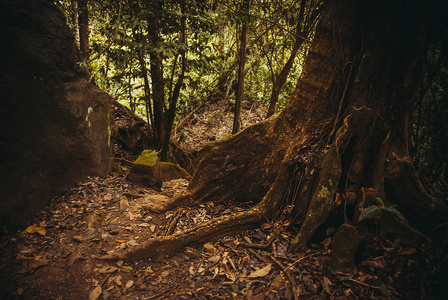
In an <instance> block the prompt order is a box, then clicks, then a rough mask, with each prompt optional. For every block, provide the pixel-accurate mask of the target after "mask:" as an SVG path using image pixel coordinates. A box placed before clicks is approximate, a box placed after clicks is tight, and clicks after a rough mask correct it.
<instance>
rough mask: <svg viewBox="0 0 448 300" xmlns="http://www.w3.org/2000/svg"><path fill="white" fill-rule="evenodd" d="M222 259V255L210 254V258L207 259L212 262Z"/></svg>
mask: <svg viewBox="0 0 448 300" xmlns="http://www.w3.org/2000/svg"><path fill="white" fill-rule="evenodd" d="M220 259H221V256H219V255H215V256H210V257H209V258H207V260H208V261H209V262H212V263H216V262H218V261H219V260H220Z"/></svg>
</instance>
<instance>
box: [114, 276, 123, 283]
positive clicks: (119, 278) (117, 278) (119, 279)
mask: <svg viewBox="0 0 448 300" xmlns="http://www.w3.org/2000/svg"><path fill="white" fill-rule="evenodd" d="M112 281H113V282H115V284H116V285H119V286H123V283H122V282H121V275H117V276H115V277H112Z"/></svg>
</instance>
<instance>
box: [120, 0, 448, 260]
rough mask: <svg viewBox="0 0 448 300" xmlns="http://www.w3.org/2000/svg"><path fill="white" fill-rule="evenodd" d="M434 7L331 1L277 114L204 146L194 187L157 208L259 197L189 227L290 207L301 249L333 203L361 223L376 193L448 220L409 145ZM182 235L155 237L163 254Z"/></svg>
mask: <svg viewBox="0 0 448 300" xmlns="http://www.w3.org/2000/svg"><path fill="white" fill-rule="evenodd" d="M403 10H404V11H406V14H403ZM428 12H429V6H428V5H427V3H426V1H423V0H422V1H417V3H414V2H413V3H412V4H411V3H408V1H404V0H403V1H393V2H390V1H385V0H384V1H374V0H370V1H365V0H341V1H336V2H334V3H333V5H330V6H329V7H328V8H327V10H326V11H325V12H324V14H323V16H322V19H321V21H320V22H319V24H318V26H317V29H316V34H315V38H314V42H313V45H312V47H311V49H310V51H309V55H308V58H307V60H306V62H305V65H304V68H303V72H302V75H301V76H300V78H299V81H298V84H297V88H296V90H295V92H294V94H293V95H292V97H291V98H290V100H289V102H288V104H287V106H286V107H285V109H284V110H283V111H282V112H281V114H280V115H278V116H273V117H271V118H269V119H267V120H265V121H264V122H261V123H258V124H256V125H254V126H251V127H248V128H246V129H245V130H243V131H242V132H240V133H238V134H236V135H233V136H229V137H228V138H226V139H223V140H220V141H217V142H216V143H215V144H211V145H209V146H206V147H205V148H204V149H202V150H201V151H200V153H199V154H198V157H199V164H198V168H197V170H196V172H195V173H194V176H193V178H192V180H191V182H190V185H189V186H188V189H187V190H186V191H185V192H184V193H183V194H182V195H180V196H178V197H177V198H174V199H173V200H172V201H169V202H165V203H153V208H154V210H155V211H160V210H164V209H171V208H173V207H174V206H177V205H196V204H199V203H201V202H206V201H213V202H215V203H217V202H220V201H232V200H233V201H244V202H247V201H253V202H254V203H258V204H255V206H254V207H253V208H252V209H249V210H248V211H247V212H246V213H248V214H249V215H250V216H251V217H250V218H249V217H248V218H246V219H244V218H240V217H241V215H240V214H241V213H240V214H237V215H235V216H234V217H235V218H237V219H238V220H239V221H238V223H234V221H233V220H232V219H231V218H229V219H226V220H221V221H222V222H219V224H220V225H214V221H212V222H211V223H206V224H205V225H200V226H199V227H198V228H196V229H194V230H193V231H194V232H197V233H198V235H197V236H195V238H196V239H198V240H201V239H202V238H207V237H210V236H212V235H213V234H217V235H219V234H220V233H223V232H226V231H225V228H233V229H235V228H237V227H238V226H239V227H241V228H243V227H245V226H255V225H256V224H258V223H260V222H262V221H264V220H265V218H268V219H272V218H274V217H275V216H276V215H277V214H278V213H279V212H281V211H282V210H283V209H284V208H286V207H288V208H289V209H290V208H291V207H292V212H291V213H292V216H293V217H294V220H297V221H299V222H300V224H301V227H300V230H299V233H298V235H297V236H296V237H295V239H294V240H293V242H292V244H291V247H290V251H292V252H296V251H301V250H303V249H305V248H306V244H307V242H308V241H309V239H310V238H311V237H312V236H313V234H314V232H315V231H316V229H318V228H319V227H320V226H325V221H326V219H327V217H328V216H329V214H330V213H332V212H333V211H335V210H336V209H343V210H344V211H345V213H344V217H343V219H342V220H340V222H341V223H344V222H345V223H352V224H357V222H358V217H359V213H360V212H361V211H362V210H363V209H364V207H367V206H369V205H374V204H375V201H378V199H380V200H381V202H383V203H385V205H391V204H396V205H398V210H399V211H401V212H402V213H403V214H404V216H405V217H406V218H407V220H408V221H409V223H410V225H412V226H414V227H416V228H417V229H419V230H423V231H427V232H428V231H430V230H431V229H433V228H434V227H436V226H437V225H439V224H441V223H443V222H445V221H446V219H447V217H448V209H447V208H446V207H445V206H444V205H442V204H441V203H440V202H439V201H436V200H435V199H434V198H432V197H431V196H429V195H428V194H427V193H426V192H425V191H424V189H423V187H422V185H421V184H420V182H419V180H418V177H417V176H416V172H415V169H414V167H413V164H412V160H411V157H410V155H409V129H410V125H411V118H410V116H411V113H412V109H413V101H414V99H417V98H416V95H417V90H416V87H417V86H418V85H417V84H416V83H417V79H418V74H419V65H418V55H419V51H420V47H421V46H422V45H423V44H424V42H425V35H426V32H427V23H426V22H425V20H428V16H427V15H426V14H427V13H428ZM348 208H350V209H348ZM260 215H261V216H263V217H260V218H259V217H258V216H260ZM244 220H246V221H244ZM236 224H237V225H238V226H235V225H236ZM205 228H206V232H204V231H201V230H205ZM189 232H190V231H188V232H187V233H185V237H187V236H190V233H189ZM199 232H204V234H202V235H201V234H199ZM181 236H182V233H180V234H176V235H175V236H172V238H170V237H164V242H161V241H157V243H159V242H160V244H157V245H159V246H160V247H163V249H164V251H167V252H164V253H165V254H167V253H168V252H169V251H174V250H175V249H176V247H170V248H169V249H168V248H167V247H164V246H163V245H165V244H169V245H170V246H173V245H174V244H173V243H174V241H176V240H179V239H181V238H180V237H181ZM189 242H191V240H190V239H186V243H189ZM148 243H149V245H154V244H151V242H148ZM176 245H178V244H176ZM179 245H180V244H179ZM183 245H184V243H183V244H182V245H180V246H183ZM148 249H149V248H146V250H148ZM143 252H144V249H139V255H140V254H141V253H143ZM147 255H148V256H151V255H153V254H151V253H150V252H149V250H148V252H147ZM132 256H133V254H132V252H130V253H128V254H126V255H125V257H126V258H132ZM139 258H141V256H139Z"/></svg>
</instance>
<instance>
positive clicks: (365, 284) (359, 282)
mask: <svg viewBox="0 0 448 300" xmlns="http://www.w3.org/2000/svg"><path fill="white" fill-rule="evenodd" d="M342 280H348V281H352V282H355V283H358V284H361V285H363V286H367V287H369V288H372V289H376V290H381V287H379V286H374V285H370V284H367V283H364V282H361V281H358V280H355V279H351V278H348V279H342Z"/></svg>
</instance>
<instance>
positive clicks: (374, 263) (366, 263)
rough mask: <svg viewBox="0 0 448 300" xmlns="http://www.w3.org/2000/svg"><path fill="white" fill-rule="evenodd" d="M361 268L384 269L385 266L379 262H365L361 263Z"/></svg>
mask: <svg viewBox="0 0 448 300" xmlns="http://www.w3.org/2000/svg"><path fill="white" fill-rule="evenodd" d="M361 266H368V267H374V268H377V269H384V268H385V267H384V264H383V263H382V262H381V261H379V260H365V261H363V262H361Z"/></svg>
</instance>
